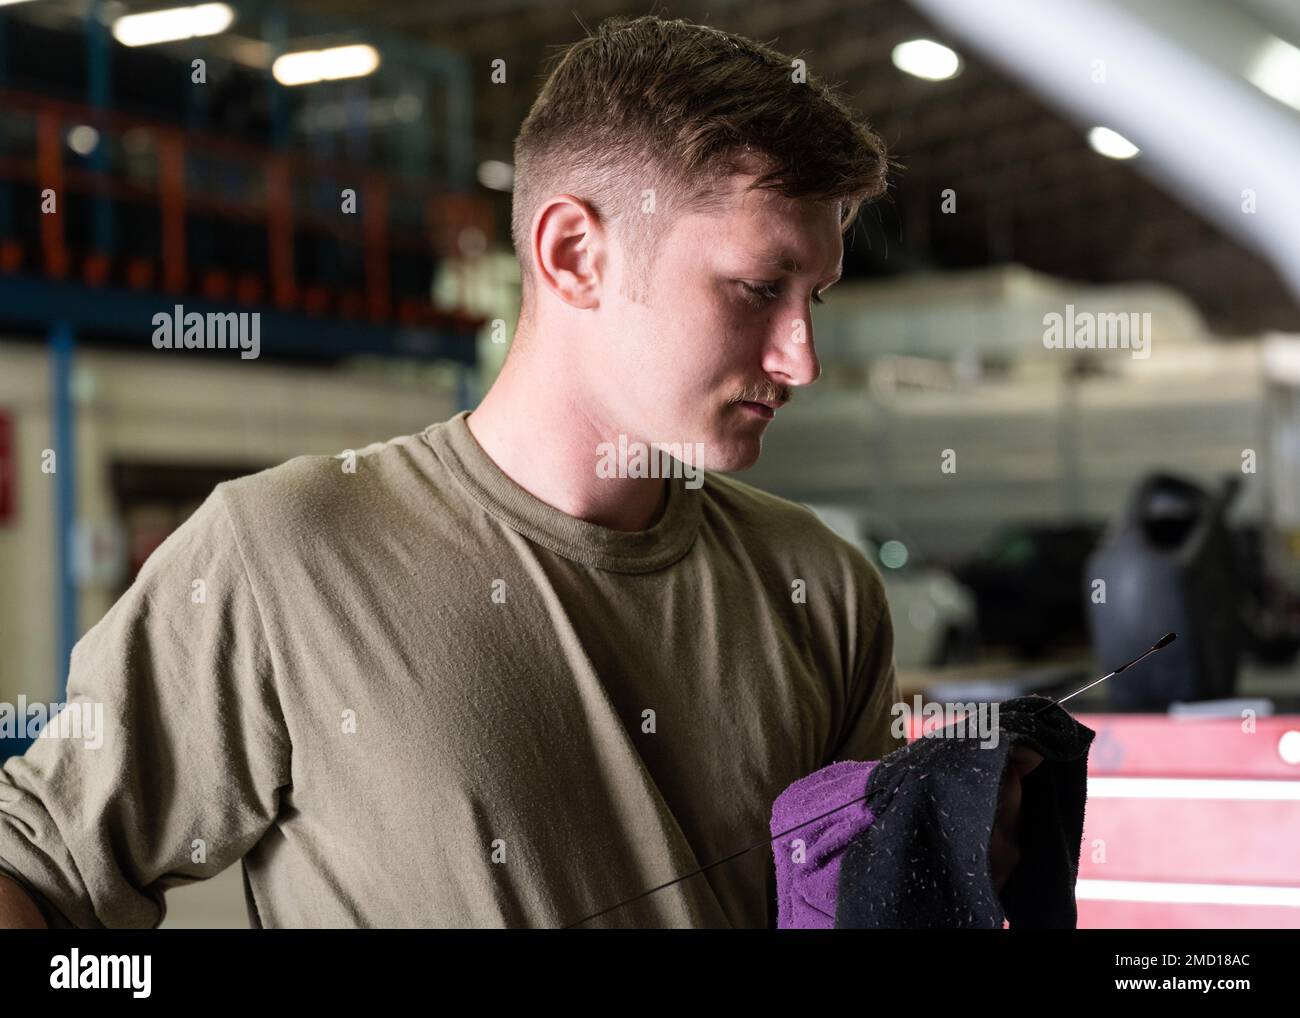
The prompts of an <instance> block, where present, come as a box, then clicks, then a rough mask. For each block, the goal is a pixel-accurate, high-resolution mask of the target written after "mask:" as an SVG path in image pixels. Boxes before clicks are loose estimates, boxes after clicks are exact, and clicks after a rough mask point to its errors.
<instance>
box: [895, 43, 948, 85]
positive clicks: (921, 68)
mask: <svg viewBox="0 0 1300 1018" xmlns="http://www.w3.org/2000/svg"><path fill="white" fill-rule="evenodd" d="M893 61H894V66H895V67H897V68H898V69H899V70H900V71H906V72H907V73H908V74H911V75H914V76H916V77H918V78H924V79H925V80H926V81H946V80H947V79H948V78H955V77H956V76H957V75H958V74H959V73H961V58H960V57H959V56H957V54H956V52H955V51H953V50H951V49H949V48H948V47H947V46H945V45H943V44H942V43H938V42H935V41H934V40H933V39H909V40H908V41H907V42H900V43H899V44H898V45H897V46H895V47H894V52H893Z"/></svg>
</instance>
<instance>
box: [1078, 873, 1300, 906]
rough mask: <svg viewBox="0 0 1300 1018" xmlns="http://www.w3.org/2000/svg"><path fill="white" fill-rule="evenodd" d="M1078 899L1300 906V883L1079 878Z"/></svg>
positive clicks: (1181, 903)
mask: <svg viewBox="0 0 1300 1018" xmlns="http://www.w3.org/2000/svg"><path fill="white" fill-rule="evenodd" d="M1074 896H1075V898H1076V899H1078V900H1079V901H1145V902H1161V903H1166V904H1168V903H1173V904H1179V905H1280V906H1282V907H1284V908H1300V887H1269V886H1267V885H1262V884H1173V883H1168V884H1166V883H1158V882H1155V881H1147V880H1078V881H1076V882H1075V887H1074Z"/></svg>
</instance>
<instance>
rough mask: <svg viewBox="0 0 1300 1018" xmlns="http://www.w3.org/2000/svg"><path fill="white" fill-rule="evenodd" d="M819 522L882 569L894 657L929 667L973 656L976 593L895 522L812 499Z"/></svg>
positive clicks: (907, 665) (902, 662)
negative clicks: (927, 556)
mask: <svg viewBox="0 0 1300 1018" xmlns="http://www.w3.org/2000/svg"><path fill="white" fill-rule="evenodd" d="M808 508H809V509H811V510H812V511H813V512H815V513H816V514H817V515H818V517H820V519H821V521H822V522H823V523H825V524H826V526H828V527H829V528H830V529H831V530H833V531H834V532H835V533H836V534H838V535H839V536H840V537H842V538H844V540H846V541H848V542H849V543H850V544H852V545H854V546H855V547H856V548H858V549H859V550H860V551H861V552H862V553H863V554H865V555H866V556H867V558H868V559H870V560H871V562H872V564H874V565H875V566H876V568H877V569H879V570H880V575H881V576H882V577H883V578H884V581H885V596H886V598H887V599H888V601H889V610H890V616H891V618H892V619H893V622H894V661H895V662H896V663H897V664H898V666H899V667H900V668H928V667H932V666H935V665H944V664H952V663H955V662H958V661H964V660H969V658H970V656H971V655H972V654H973V652H974V649H975V645H976V642H977V639H978V629H977V626H978V623H977V617H976V613H975V597H974V595H973V594H972V593H971V592H970V590H968V589H967V588H966V587H964V586H963V585H962V584H960V583H958V582H957V581H956V580H955V579H953V577H952V575H951V574H950V573H949V572H947V570H945V569H942V568H940V567H938V566H935V565H931V564H929V563H926V562H924V561H922V560H921V558H920V556H919V555H918V553H917V550H916V548H915V546H914V545H913V544H911V543H910V542H909V541H908V540H907V539H906V537H905V536H904V534H903V533H902V531H901V530H900V529H899V528H898V526H897V525H895V524H894V523H893V521H891V520H889V519H888V518H886V517H884V516H881V515H879V514H877V513H874V512H870V511H868V510H864V509H853V508H849V507H847V506H838V505H821V504H809V505H808Z"/></svg>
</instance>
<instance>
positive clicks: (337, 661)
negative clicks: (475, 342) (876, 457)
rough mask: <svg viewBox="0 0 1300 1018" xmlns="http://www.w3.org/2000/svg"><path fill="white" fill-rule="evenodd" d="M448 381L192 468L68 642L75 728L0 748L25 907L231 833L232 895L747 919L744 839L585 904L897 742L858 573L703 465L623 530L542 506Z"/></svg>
mask: <svg viewBox="0 0 1300 1018" xmlns="http://www.w3.org/2000/svg"><path fill="white" fill-rule="evenodd" d="M468 414H469V412H468V411H465V412H462V413H460V414H457V415H456V416H454V417H452V418H450V419H449V420H447V421H443V422H439V423H437V424H434V425H431V426H430V427H428V428H427V429H425V430H424V431H423V432H420V433H418V434H414V435H408V436H403V437H399V438H394V439H392V440H390V441H387V442H383V443H376V444H374V445H371V446H369V447H367V448H365V449H360V450H357V451H356V452H355V454H352V455H350V456H349V455H346V454H345V455H341V456H339V457H331V456H301V457H297V458H295V459H292V460H290V461H288V462H287V463H283V464H281V465H280V466H277V467H274V468H271V469H269V470H264V471H262V472H261V473H258V474H254V475H251V476H249V477H244V478H241V479H239V480H235V481H229V482H226V483H224V484H220V485H218V486H217V487H216V488H215V489H214V490H213V492H212V494H211V495H210V496H209V497H208V498H207V500H206V501H205V502H204V503H203V504H202V506H201V507H200V508H199V509H198V510H197V511H196V512H195V513H194V514H193V515H192V516H191V517H190V518H189V519H188V520H187V521H186V522H185V523H184V524H182V525H181V526H180V527H179V528H178V529H177V530H176V531H175V532H174V533H173V534H172V535H171V536H170V537H169V538H168V539H167V540H166V541H165V542H163V543H162V544H161V545H160V546H159V547H158V548H157V549H156V550H155V551H154V553H153V554H152V555H151V556H150V557H149V559H148V561H147V562H146V563H145V565H144V567H143V569H142V570H141V572H140V574H139V576H138V577H137V579H136V580H135V582H134V583H133V585H132V586H131V587H130V589H129V590H128V591H127V592H126V593H125V594H124V595H123V596H122V597H121V599H120V600H119V601H118V602H117V603H116V604H115V605H114V606H113V607H112V608H111V609H110V610H109V612H108V613H107V614H106V615H105V616H104V618H103V619H102V620H101V621H100V622H99V623H98V624H97V625H95V626H94V627H93V628H92V629H91V630H90V631H89V632H87V633H86V634H85V636H83V637H82V639H81V640H80V641H79V642H78V643H77V645H76V647H75V649H74V651H73V654H72V666H71V673H70V678H69V683H68V697H67V699H68V702H69V703H74V702H75V703H81V704H83V705H86V706H89V705H93V704H102V706H103V724H104V732H103V736H102V744H100V745H98V746H97V747H92V746H91V745H90V744H89V743H88V742H85V741H76V740H75V739H71V738H41V739H37V740H36V741H35V742H34V743H33V744H32V746H31V748H30V749H29V750H28V751H27V752H26V753H25V754H24V755H22V756H19V757H14V758H12V759H10V760H8V761H7V762H6V763H5V765H4V767H3V770H0V870H3V871H5V872H7V873H9V874H10V875H12V876H14V877H16V878H17V879H18V880H19V881H20V882H22V883H24V884H25V885H26V886H27V887H28V888H29V889H30V890H32V891H34V892H36V894H37V896H38V897H39V899H41V901H42V907H43V908H44V909H45V910H46V911H47V914H48V915H52V916H53V921H54V922H56V923H60V922H67V923H70V924H72V925H74V926H77V927H101V926H104V927H151V926H156V925H158V924H159V923H160V922H161V921H162V918H163V914H164V909H165V899H164V896H163V892H164V891H165V890H166V889H167V888H169V887H173V886H177V885H180V884H184V883H188V882H191V881H194V880H201V879H204V878H206V877H210V876H213V875H215V874H216V873H218V872H220V871H221V870H222V869H224V868H225V867H226V866H228V865H230V864H231V863H232V862H235V861H237V860H242V864H243V867H244V882H245V890H246V897H247V900H248V906H249V915H250V921H251V922H252V924H253V925H255V926H264V927H305V926H311V927H316V926H331V927H352V926H436V927H470V926H484V927H563V926H568V925H570V924H573V923H577V922H578V921H579V920H582V919H584V918H585V917H588V916H591V915H593V914H594V913H598V912H603V914H601V915H600V916H598V917H597V918H595V919H591V920H589V921H588V922H587V923H585V925H586V926H588V927H634V926H636V927H640V926H670V927H685V926H709V927H760V928H761V927H770V926H772V925H774V917H775V882H774V876H773V864H772V852H771V849H770V847H767V846H764V845H760V847H758V848H756V849H755V850H753V851H750V852H747V853H745V854H743V855H741V856H739V857H738V858H735V859H731V860H729V861H727V862H725V863H723V864H722V865H719V866H716V867H713V868H711V869H708V870H706V871H705V872H704V873H702V874H697V875H695V876H692V877H690V878H688V879H686V880H682V881H679V882H677V883H673V884H671V886H668V887H666V888H664V889H662V890H658V891H656V892H655V893H653V894H649V895H646V896H643V897H639V898H637V900H635V901H633V902H632V903H630V904H627V905H623V906H622V907H619V908H613V909H610V907H611V906H615V905H617V904H618V903H620V902H623V901H626V900H627V899H629V898H634V897H636V896H637V895H639V894H641V892H643V891H646V890H649V889H651V888H656V887H659V885H662V884H668V883H669V882H670V881H673V880H674V879H675V878H676V877H679V876H681V875H683V874H687V873H690V872H691V871H693V870H696V869H698V868H700V867H703V866H706V865H708V864H709V863H712V862H714V861H715V860H718V859H721V858H723V857H724V856H728V855H730V854H732V853H734V852H737V851H739V850H741V849H743V848H746V847H748V846H751V845H755V844H756V843H759V842H762V841H763V839H764V838H766V837H767V836H768V834H769V830H768V823H769V817H770V815H771V807H772V802H773V800H774V799H775V798H776V797H777V795H778V794H780V792H781V791H782V790H783V789H784V788H785V787H786V786H787V785H789V784H790V783H791V782H793V781H795V780H797V779H799V778H801V777H803V776H805V775H807V774H809V773H811V772H812V771H814V770H817V769H818V768H820V767H822V766H824V765H826V764H828V763H831V762H833V761H836V760H850V759H852V760H873V759H877V758H879V757H880V756H882V755H883V754H885V753H887V752H889V751H890V750H892V749H894V748H896V746H897V745H900V744H901V743H899V742H897V741H896V740H895V739H894V738H893V737H892V736H891V735H890V732H889V727H890V716H889V708H890V706H891V705H892V703H894V702H895V701H896V700H897V698H898V697H897V690H896V685H895V679H894V667H893V633H892V629H891V625H890V616H889V612H888V609H887V607H886V604H885V600H884V596H883V591H882V584H881V578H880V575H879V573H878V572H877V571H876V569H875V567H874V566H873V565H872V564H871V563H870V562H869V561H868V560H867V559H866V558H865V557H864V556H863V555H862V554H861V553H860V552H859V551H857V550H856V549H855V548H853V547H852V546H851V545H849V544H848V543H846V542H845V541H843V540H841V539H840V538H838V537H836V536H835V535H834V534H832V533H831V532H830V531H829V530H828V529H827V528H826V527H825V526H823V525H822V524H821V523H820V522H819V521H818V520H817V519H816V517H814V516H813V514H812V513H811V512H810V511H808V510H807V509H805V508H803V507H802V506H799V505H797V504H795V503H793V502H788V501H785V500H783V499H780V498H777V497H775V496H773V495H769V494H766V493H764V492H762V491H759V490H757V489H755V488H753V487H751V486H749V485H746V484H743V483H741V482H739V481H737V480H735V479H734V478H731V477H728V476H725V475H721V474H717V473H713V472H706V473H705V474H704V483H703V485H702V486H699V487H695V486H692V485H691V484H689V483H688V479H687V478H683V477H677V478H671V479H670V480H669V481H668V482H667V483H668V486H669V490H668V496H667V500H666V503H665V506H664V509H663V510H662V514H661V515H660V517H659V518H658V520H657V521H656V522H655V523H654V525H653V526H652V527H651V528H650V529H648V530H644V531H638V532H625V531H615V530H611V529H608V528H605V527H601V526H597V525H595V524H592V523H589V522H586V521H583V520H580V519H576V518H574V517H571V516H568V515H566V514H565V513H563V512H561V511H560V510H558V509H555V508H553V507H551V506H549V505H547V504H546V503H544V502H542V501H540V500H539V499H537V498H535V497H533V496H532V495H530V494H529V493H528V492H526V491H525V490H524V489H522V488H521V487H519V486H518V485H517V484H515V483H514V482H513V481H512V480H511V479H510V478H509V477H508V476H507V475H506V474H505V473H503V472H502V471H501V469H500V468H499V467H497V465H496V464H495V463H494V462H493V460H492V459H491V458H490V457H489V456H488V455H487V454H486V452H484V450H483V449H482V448H481V447H480V446H479V445H478V443H477V441H476V440H475V439H474V436H473V433H472V432H471V431H470V430H469V427H468V425H467V424H466V418H467V416H468ZM55 909H56V910H57V915H56V914H54V913H53V912H52V911H51V910H55ZM606 909H610V910H609V911H604V910H606Z"/></svg>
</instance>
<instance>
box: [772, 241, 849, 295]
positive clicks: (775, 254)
mask: <svg viewBox="0 0 1300 1018" xmlns="http://www.w3.org/2000/svg"><path fill="white" fill-rule="evenodd" d="M759 257H760V259H761V260H762V262H763V264H764V265H769V266H771V267H772V268H774V269H780V270H781V271H782V272H798V271H799V262H798V260H797V259H796V258H795V257H794V255H792V254H791V253H790V252H789V251H784V250H782V251H767V252H764V253H763V254H762V255H760V256H759ZM843 275H844V269H843V268H840V269H839V270H838V271H837V272H836V273H835V278H834V279H832V280H831V282H830V283H827V284H826V285H827V286H830V285H831V283H838V282H839V281H840V277H841V276H843Z"/></svg>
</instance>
